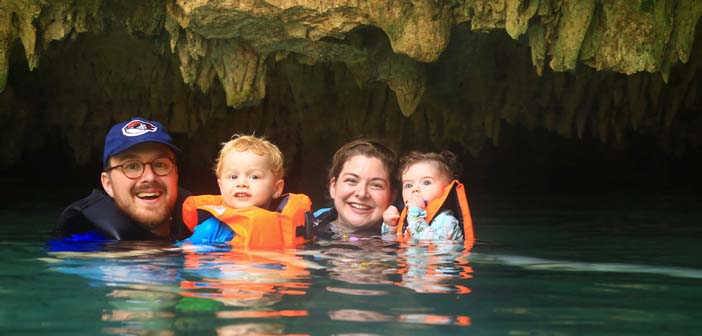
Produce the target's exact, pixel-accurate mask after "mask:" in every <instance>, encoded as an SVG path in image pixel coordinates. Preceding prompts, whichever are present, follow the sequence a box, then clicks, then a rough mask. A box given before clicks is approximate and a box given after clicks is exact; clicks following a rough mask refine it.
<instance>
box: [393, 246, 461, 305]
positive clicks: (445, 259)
mask: <svg viewBox="0 0 702 336" xmlns="http://www.w3.org/2000/svg"><path fill="white" fill-rule="evenodd" d="M468 255H469V249H466V247H465V246H464V244H463V243H462V242H453V241H444V242H428V241H425V242H409V243H404V244H402V245H400V247H399V248H398V249H397V259H398V263H399V264H398V270H397V272H398V273H399V274H400V275H402V280H401V281H400V282H398V283H397V285H398V286H402V287H405V288H409V289H412V290H413V291H415V292H417V293H447V294H448V293H450V294H468V293H470V292H471V290H470V288H468V287H467V286H465V285H461V284H457V283H456V282H457V281H456V280H458V279H469V278H472V274H473V268H472V267H470V266H469V265H468V263H469V260H468Z"/></svg>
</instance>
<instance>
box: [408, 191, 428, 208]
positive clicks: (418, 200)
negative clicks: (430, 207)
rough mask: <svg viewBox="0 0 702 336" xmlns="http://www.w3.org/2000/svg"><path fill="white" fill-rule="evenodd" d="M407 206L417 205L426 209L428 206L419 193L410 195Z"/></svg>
mask: <svg viewBox="0 0 702 336" xmlns="http://www.w3.org/2000/svg"><path fill="white" fill-rule="evenodd" d="M406 205H407V207H417V208H420V209H425V208H426V207H427V204H426V202H425V201H424V199H423V198H422V196H419V194H414V195H412V197H410V199H409V200H407V204H406Z"/></svg>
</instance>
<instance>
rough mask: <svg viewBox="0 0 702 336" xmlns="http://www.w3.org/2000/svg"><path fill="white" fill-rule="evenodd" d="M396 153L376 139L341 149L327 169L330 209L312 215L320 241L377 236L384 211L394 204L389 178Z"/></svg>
mask: <svg viewBox="0 0 702 336" xmlns="http://www.w3.org/2000/svg"><path fill="white" fill-rule="evenodd" d="M396 167H397V154H396V153H395V151H393V150H392V149H391V148H390V147H388V146H387V145H385V144H384V143H382V142H381V141H379V140H373V139H357V140H353V141H351V142H349V143H346V144H345V145H343V146H341V148H339V149H338V150H337V151H336V153H335V154H334V158H333V160H332V164H331V168H330V169H329V178H328V181H329V196H330V197H331V199H332V201H333V202H334V207H333V208H331V209H330V208H325V209H320V210H318V211H317V212H316V213H315V229H316V234H317V237H319V238H326V239H329V238H344V237H348V235H349V234H364V235H375V234H380V225H381V224H382V222H383V211H385V209H386V208H387V207H388V206H389V205H391V204H392V203H393V202H394V201H395V196H396V195H397V186H396V185H395V183H393V180H392V178H391V177H392V176H393V174H394V172H395V169H396Z"/></svg>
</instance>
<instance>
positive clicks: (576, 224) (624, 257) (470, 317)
mask: <svg viewBox="0 0 702 336" xmlns="http://www.w3.org/2000/svg"><path fill="white" fill-rule="evenodd" d="M687 200H688V201H682V202H680V201H679V200H678V199H666V198H660V199H656V200H650V201H649V202H640V201H638V200H634V201H630V202H612V201H611V200H610V201H603V203H602V204H593V203H591V204H589V206H572V204H573V203H575V204H582V203H578V202H573V203H569V202H537V203H535V204H520V205H517V204H516V203H513V202H511V201H508V202H505V203H503V204H492V205H491V206H490V207H489V209H488V208H487V207H486V208H485V209H481V210H476V209H474V213H475V218H474V222H475V225H476V228H475V231H476V236H477V237H478V239H479V241H478V243H477V244H476V245H475V246H473V247H472V248H471V249H469V250H467V249H465V248H464V247H463V246H462V245H461V244H453V243H435V244H427V243H413V244H398V243H396V242H393V241H387V240H382V239H367V240H356V241H345V242H317V243H314V244H309V245H308V246H306V247H305V248H304V249H298V250H289V251H228V250H227V249H226V248H223V247H211V248H206V249H194V248H185V249H183V248H179V247H177V246H174V245H164V244H154V243H110V244H104V245H99V246H85V249H86V250H88V251H90V252H86V251H83V252H78V253H56V252H51V251H50V247H47V245H46V244H45V243H46V241H47V240H48V239H49V231H50V229H51V228H52V225H53V222H54V219H55V216H56V214H57V212H58V211H59V207H52V206H51V205H49V206H44V207H41V209H42V210H41V211H30V210H28V209H27V207H22V206H18V207H12V208H9V209H2V210H0V221H1V222H2V223H3V225H2V226H0V233H1V234H2V240H1V241H0V263H2V265H3V267H2V268H1V269H0V295H1V297H2V305H0V331H1V332H2V334H5V335H14V334H24V335H30V334H53V335H62V334H65V335H96V334H106V335H181V334H219V335H256V334H273V335H292V334H295V335H299V334H302V335H344V334H347V335H350V334H371V335H459V334H460V335H696V334H698V333H699V332H701V331H702V313H700V307H701V306H700V302H702V261H701V260H700V258H699V256H700V252H701V251H702V249H701V248H700V247H699V241H700V238H701V237H702V228H700V227H699V226H698V225H697V223H699V222H700V219H702V212H701V211H700V210H697V209H699V208H698V207H696V204H695V202H694V201H692V202H690V201H689V199H687ZM478 203H480V202H478ZM563 203H565V204H563ZM690 203H693V205H689V204H690ZM569 204H570V205H569ZM686 204H688V205H686ZM474 207H475V206H474Z"/></svg>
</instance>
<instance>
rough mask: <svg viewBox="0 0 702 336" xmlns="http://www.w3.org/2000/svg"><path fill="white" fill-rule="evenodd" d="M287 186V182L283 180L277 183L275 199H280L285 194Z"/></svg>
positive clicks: (274, 193)
mask: <svg viewBox="0 0 702 336" xmlns="http://www.w3.org/2000/svg"><path fill="white" fill-rule="evenodd" d="M284 186H285V181H284V180H283V179H280V180H278V181H276V182H275V186H274V187H273V198H278V197H280V195H282V194H283V187H284Z"/></svg>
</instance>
